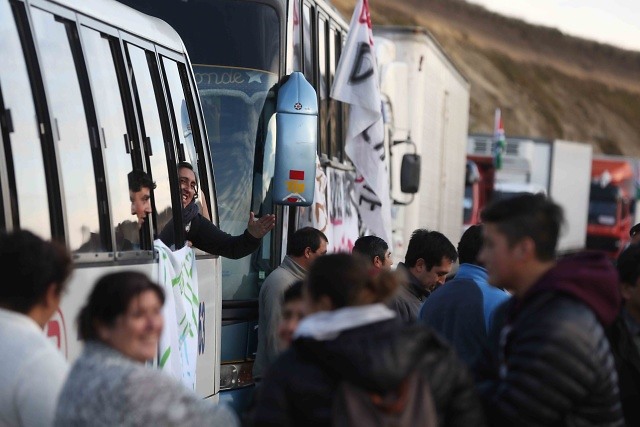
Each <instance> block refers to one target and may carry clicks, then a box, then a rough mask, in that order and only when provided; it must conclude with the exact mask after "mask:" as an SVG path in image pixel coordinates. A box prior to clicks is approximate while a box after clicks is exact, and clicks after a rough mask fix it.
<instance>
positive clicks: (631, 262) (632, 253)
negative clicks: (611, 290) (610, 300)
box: [616, 244, 640, 286]
mask: <svg viewBox="0 0 640 427" xmlns="http://www.w3.org/2000/svg"><path fill="white" fill-rule="evenodd" d="M616 268H617V270H618V276H619V278H620V282H622V283H626V284H628V285H631V286H636V283H637V282H638V277H640V244H635V245H631V246H629V247H628V248H627V249H625V250H624V251H623V252H622V253H621V254H620V256H619V257H618V262H617V264H616Z"/></svg>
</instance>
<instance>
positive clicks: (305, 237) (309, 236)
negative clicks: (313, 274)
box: [287, 227, 329, 256]
mask: <svg viewBox="0 0 640 427" xmlns="http://www.w3.org/2000/svg"><path fill="white" fill-rule="evenodd" d="M323 240H324V241H325V242H328V241H329V239H327V236H325V235H324V233H323V232H322V231H320V230H318V229H317V228H313V227H303V228H300V229H299V230H296V231H295V233H293V235H292V236H291V238H290V239H289V243H288V245H287V255H291V256H302V255H304V250H305V249H306V248H310V249H311V250H312V251H313V252H315V251H317V250H318V248H319V247H320V244H321V243H322V241H323Z"/></svg>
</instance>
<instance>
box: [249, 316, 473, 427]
mask: <svg viewBox="0 0 640 427" xmlns="http://www.w3.org/2000/svg"><path fill="white" fill-rule="evenodd" d="M414 369H418V370H419V371H420V372H421V373H422V374H423V375H424V376H425V377H426V378H427V379H428V381H429V384H430V386H431V392H432V395H433V399H434V403H435V406H436V410H437V411H438V419H439V424H438V425H440V426H461V427H462V426H465V427H466V426H483V425H484V419H483V415H482V409H481V406H480V401H479V400H478V398H477V396H476V394H475V390H474V389H473V384H472V382H471V380H470V377H469V375H468V373H467V371H466V368H465V367H464V365H463V364H462V362H460V361H459V360H458V359H457V358H456V356H455V355H454V353H453V350H452V349H451V348H450V347H449V346H448V345H446V344H445V343H444V342H443V341H442V340H441V339H440V338H438V337H437V335H436V334H435V333H433V332H432V331H431V330H430V329H428V328H426V327H425V326H422V325H411V326H408V325H404V324H403V323H402V322H401V321H400V320H398V319H397V318H394V319H391V320H385V321H381V322H377V323H372V324H368V325H365V326H361V327H357V328H353V329H349V330H346V331H343V332H342V333H341V334H340V335H339V336H338V337H337V338H335V339H333V340H330V341H316V340H313V339H310V338H299V339H297V340H295V341H294V343H293V345H292V348H290V349H289V350H287V351H286V352H285V353H284V354H282V355H281V356H280V358H278V360H277V361H276V362H275V364H274V365H273V366H272V367H271V369H270V370H269V371H268V372H267V375H266V376H265V379H264V381H263V384H262V385H261V386H260V388H259V390H258V392H257V393H258V396H257V405H256V408H255V412H254V413H253V416H252V421H253V424H254V425H256V426H279V427H280V426H305V427H307V426H329V425H331V411H332V403H333V400H332V398H333V396H334V392H335V390H336V387H337V386H338V384H339V383H340V381H342V380H348V381H351V382H352V383H355V384H357V385H359V386H361V387H364V388H365V389H367V390H371V391H375V392H378V393H380V392H383V391H386V390H394V389H396V388H397V387H398V385H399V384H400V383H401V381H402V380H403V379H404V378H405V377H406V376H407V375H408V374H409V373H411V372H412V371H413V370H414Z"/></svg>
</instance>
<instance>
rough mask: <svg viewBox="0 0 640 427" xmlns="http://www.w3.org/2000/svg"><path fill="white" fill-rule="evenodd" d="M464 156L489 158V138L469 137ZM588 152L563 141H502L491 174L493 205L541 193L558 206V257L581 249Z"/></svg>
mask: <svg viewBox="0 0 640 427" xmlns="http://www.w3.org/2000/svg"><path fill="white" fill-rule="evenodd" d="M468 144H469V145H468V147H467V148H468V154H470V155H474V156H485V157H491V156H492V153H493V152H494V148H495V147H494V142H493V140H492V136H491V135H470V136H469V142H468ZM591 157H592V147H591V146H590V145H588V144H583V143H579V142H571V141H564V140H545V139H537V138H535V139H532V138H506V146H505V151H504V155H503V161H502V163H503V164H502V168H501V169H498V170H496V173H495V187H494V192H493V200H495V199H496V198H505V197H510V196H513V195H515V194H518V193H544V194H546V195H547V196H549V197H550V198H551V199H552V200H553V201H554V202H555V203H557V204H559V205H560V206H561V207H562V209H563V211H564V216H565V224H564V227H563V229H562V232H561V235H560V239H559V242H558V252H559V253H570V252H575V251H578V250H582V249H584V248H585V247H586V235H587V216H588V208H589V192H590V187H591Z"/></svg>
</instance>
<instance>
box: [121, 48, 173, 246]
mask: <svg viewBox="0 0 640 427" xmlns="http://www.w3.org/2000/svg"><path fill="white" fill-rule="evenodd" d="M126 50H127V55H128V61H129V68H130V69H131V72H132V74H133V86H134V90H135V94H136V101H137V102H136V105H137V108H138V110H139V113H140V114H139V117H140V121H141V127H142V132H143V135H142V137H143V140H146V141H148V142H149V145H148V147H146V151H147V153H146V158H147V162H148V171H149V174H150V175H151V179H152V180H153V181H154V182H155V183H156V189H155V190H154V191H153V198H152V200H153V208H152V209H153V218H154V226H155V228H156V230H157V232H158V233H159V232H160V230H162V229H163V228H164V227H165V226H166V225H167V223H168V222H169V221H170V220H171V218H172V215H173V213H172V212H173V211H172V207H171V189H170V184H169V182H170V181H169V173H168V168H167V164H168V163H167V153H166V148H165V143H164V141H165V139H166V140H168V141H171V135H167V136H166V137H165V136H164V134H163V130H162V119H161V117H160V113H159V110H158V103H159V102H161V104H162V105H163V106H164V95H163V94H162V88H161V86H160V85H158V86H154V84H153V78H152V75H151V70H157V69H158V68H157V65H156V61H155V55H154V54H153V53H151V52H146V51H145V50H143V49H142V48H140V47H138V46H134V45H131V44H129V43H127V44H126ZM156 72H157V71H156Z"/></svg>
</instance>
